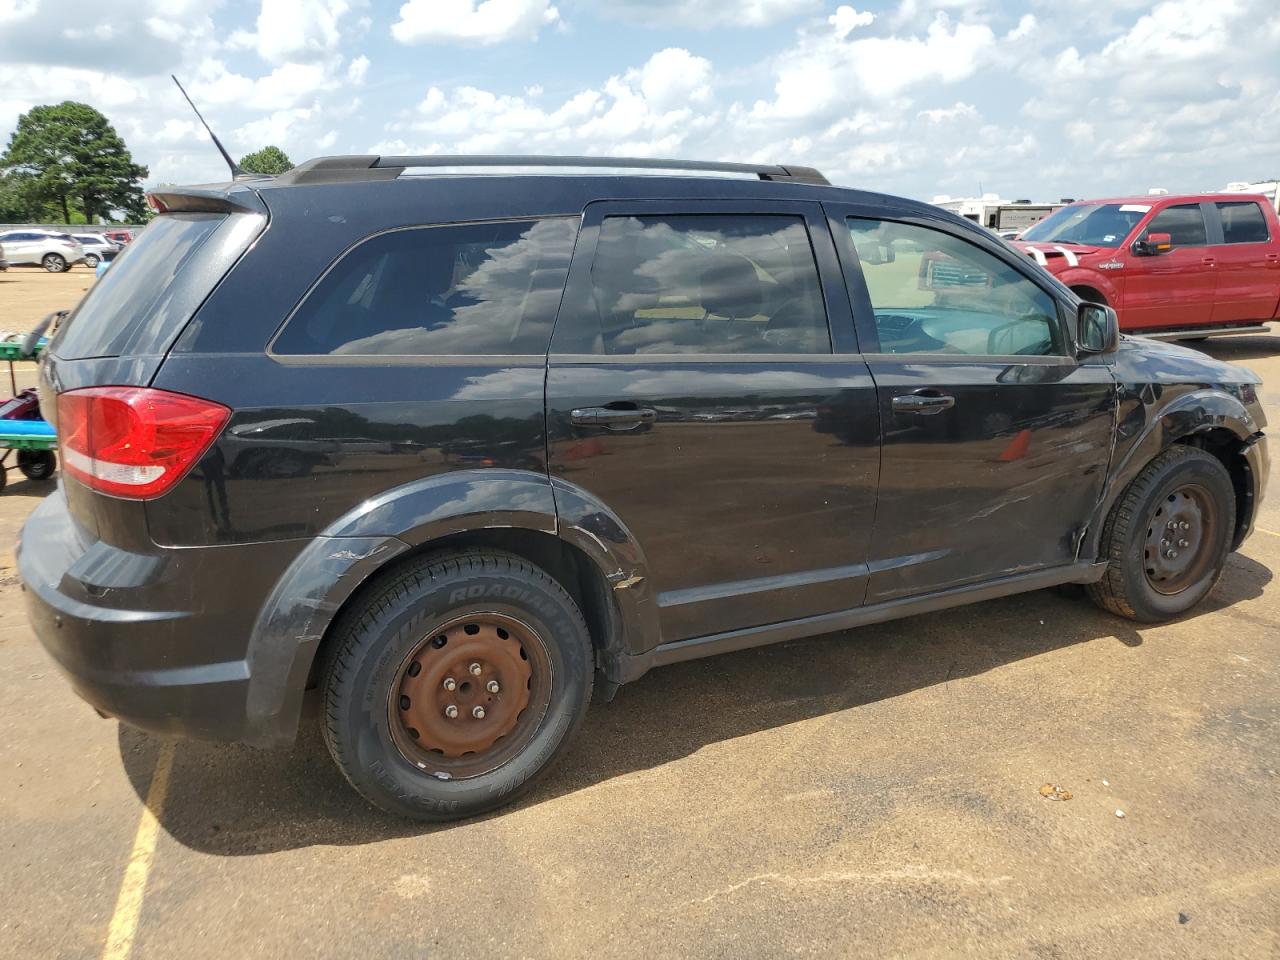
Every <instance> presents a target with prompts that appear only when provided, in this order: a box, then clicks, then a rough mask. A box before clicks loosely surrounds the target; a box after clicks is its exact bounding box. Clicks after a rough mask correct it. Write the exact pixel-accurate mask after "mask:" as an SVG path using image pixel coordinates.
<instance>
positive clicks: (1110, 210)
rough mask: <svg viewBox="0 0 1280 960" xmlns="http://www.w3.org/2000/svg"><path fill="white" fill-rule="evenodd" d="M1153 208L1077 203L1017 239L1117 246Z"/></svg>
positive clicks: (1123, 204) (1041, 222)
mask: <svg viewBox="0 0 1280 960" xmlns="http://www.w3.org/2000/svg"><path fill="white" fill-rule="evenodd" d="M1150 209H1151V207H1150V205H1149V204H1145V203H1076V204H1072V205H1071V206H1069V207H1063V208H1062V209H1061V210H1059V211H1058V212H1057V213H1054V214H1051V215H1049V216H1047V217H1045V218H1044V219H1043V220H1041V221H1040V222H1039V223H1037V224H1036V225H1035V226H1033V227H1031V228H1030V229H1029V230H1027V231H1026V232H1025V233H1023V234H1022V236H1021V237H1019V238H1018V239H1020V240H1029V241H1031V242H1033V243H1035V242H1040V243H1048V242H1053V243H1083V244H1087V245H1089V246H1091V247H1118V246H1120V244H1121V243H1123V242H1124V238H1125V237H1127V236H1128V235H1129V231H1131V230H1132V229H1133V228H1134V227H1135V226H1137V223H1138V221H1139V220H1141V219H1142V218H1143V217H1145V216H1146V215H1147V212H1148V211H1149V210H1150Z"/></svg>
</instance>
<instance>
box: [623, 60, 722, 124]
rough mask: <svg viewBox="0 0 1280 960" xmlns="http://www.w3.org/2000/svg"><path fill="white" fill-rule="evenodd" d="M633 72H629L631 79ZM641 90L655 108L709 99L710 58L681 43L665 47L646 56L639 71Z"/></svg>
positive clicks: (661, 108)
mask: <svg viewBox="0 0 1280 960" xmlns="http://www.w3.org/2000/svg"><path fill="white" fill-rule="evenodd" d="M635 78H636V77H635V75H634V74H633V75H631V79H632V80H634V79H635ZM638 79H639V84H640V92H641V93H643V94H644V98H645V100H646V101H648V103H649V104H650V105H651V106H652V107H654V108H655V109H658V110H672V109H675V108H677V107H680V106H684V105H687V104H690V103H706V102H707V101H708V100H710V99H711V61H710V60H706V59H704V58H703V57H695V56H694V55H693V54H691V53H690V52H689V51H688V50H684V49H681V48H680V47H668V48H667V49H666V50H661V51H659V52H658V53H655V54H654V55H653V56H652V57H650V58H649V60H648V62H647V63H646V64H645V65H644V66H643V67H641V68H640V71H639V77H638Z"/></svg>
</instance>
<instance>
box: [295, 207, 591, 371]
mask: <svg viewBox="0 0 1280 960" xmlns="http://www.w3.org/2000/svg"><path fill="white" fill-rule="evenodd" d="M577 226H578V221H577V220H576V219H569V218H565V217H561V218H548V219H544V220H524V221H507V222H496V223H471V224H460V225H454V226H440V227H417V228H413V229H408V230H393V231H390V232H388V233H382V234H378V235H377V236H374V237H370V238H369V239H367V240H365V241H364V242H362V243H360V244H359V245H357V246H356V247H355V248H354V249H352V250H351V251H349V252H348V253H347V254H346V255H345V256H343V257H342V258H341V259H340V260H338V262H337V263H336V264H335V265H334V266H333V267H332V268H331V269H330V270H329V272H328V273H326V274H325V275H324V277H323V278H322V279H321V280H320V282H319V283H318V284H316V286H315V288H314V289H313V290H312V291H311V293H310V294H309V295H308V296H307V298H306V299H305V300H304V301H303V303H302V305H301V306H300V307H299V308H298V309H297V311H295V313H294V314H293V316H292V317H291V318H290V319H289V321H288V323H287V324H286V325H285V327H284V329H283V330H282V331H281V332H280V334H279V336H278V337H277V338H276V340H275V343H274V344H273V346H272V351H273V352H274V353H276V354H280V355H304V356H316V355H340V356H469V355H471V356H473V355H479V356H500V355H529V354H545V353H546V350H547V343H548V341H549V340H550V337H551V326H552V324H553V323H554V321H555V316H556V310H557V309H558V308H559V305H560V297H561V295H562V294H563V293H564V281H565V276H566V274H567V273H568V269H569V258H570V256H571V255H572V253H573V243H574V239H575V237H576V236H577Z"/></svg>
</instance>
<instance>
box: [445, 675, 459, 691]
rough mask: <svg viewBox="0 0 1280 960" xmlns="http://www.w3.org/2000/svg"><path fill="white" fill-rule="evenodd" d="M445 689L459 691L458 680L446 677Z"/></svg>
mask: <svg viewBox="0 0 1280 960" xmlns="http://www.w3.org/2000/svg"><path fill="white" fill-rule="evenodd" d="M444 688H445V689H446V690H457V689H458V681H457V680H455V679H453V677H445V678H444Z"/></svg>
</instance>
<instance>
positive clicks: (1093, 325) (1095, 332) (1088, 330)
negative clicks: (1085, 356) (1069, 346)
mask: <svg viewBox="0 0 1280 960" xmlns="http://www.w3.org/2000/svg"><path fill="white" fill-rule="evenodd" d="M1076 346H1078V347H1079V349H1080V352H1081V353H1113V352H1114V351H1115V350H1117V349H1119V347H1120V318H1119V317H1117V316H1116V312H1115V311H1114V310H1112V309H1111V308H1110V307H1108V306H1106V305H1105V304H1101V303H1088V302H1085V303H1082V304H1080V306H1079V308H1078V310H1077V312H1076Z"/></svg>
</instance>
